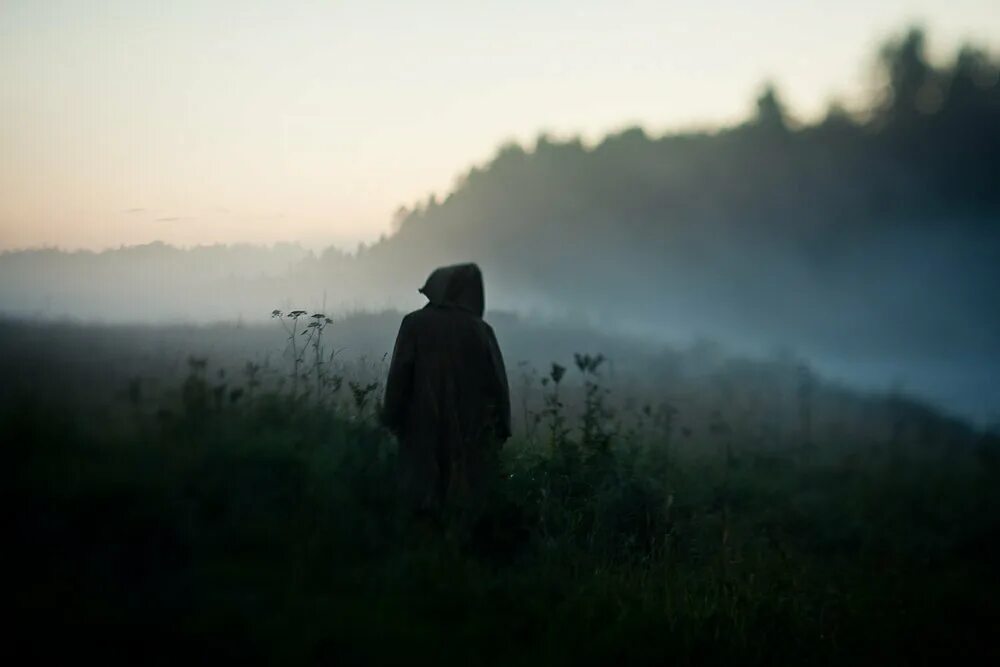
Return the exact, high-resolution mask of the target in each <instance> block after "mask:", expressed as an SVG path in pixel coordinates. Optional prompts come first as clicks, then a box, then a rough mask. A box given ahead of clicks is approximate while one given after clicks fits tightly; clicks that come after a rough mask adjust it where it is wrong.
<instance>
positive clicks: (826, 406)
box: [0, 30, 1000, 665]
mask: <svg viewBox="0 0 1000 667" xmlns="http://www.w3.org/2000/svg"><path fill="white" fill-rule="evenodd" d="M874 74H875V75H876V79H877V80H878V81H879V82H880V85H879V87H878V88H877V89H876V90H875V92H874V93H872V95H871V99H869V100H867V101H866V102H865V103H864V104H863V105H860V106H859V107H858V108H853V107H852V108H851V109H850V110H848V109H845V108H844V107H842V106H841V105H839V104H831V105H830V108H829V109H828V111H827V113H826V114H825V116H824V117H822V118H821V119H818V120H815V121H810V122H804V121H800V120H797V119H796V118H795V117H794V115H793V114H792V113H791V112H789V111H788V110H787V109H786V107H785V105H784V103H783V102H782V99H781V96H780V93H779V91H778V90H777V89H776V88H775V87H770V86H769V87H765V88H764V89H763V91H762V92H761V94H760V95H759V97H758V99H757V100H756V107H755V111H754V113H753V114H752V115H751V116H750V117H749V118H747V119H746V120H745V121H743V122H740V123H736V124H733V125H731V126H728V127H722V128H718V129H714V130H704V131H702V130H698V131H688V132H677V133H668V134H664V135H662V136H652V135H651V134H649V133H647V131H646V130H644V129H642V128H640V127H632V128H627V129H623V130H621V131H616V132H613V133H611V134H609V135H607V136H606V137H604V138H603V139H601V140H599V141H595V142H586V141H584V140H582V139H580V138H578V137H569V138H567V137H562V138H559V137H553V136H550V135H542V136H540V137H539V138H538V139H537V141H536V142H535V143H534V145H532V146H523V145H520V144H518V143H514V142H512V143H508V144H505V145H503V146H501V147H499V148H498V149H497V151H496V153H495V155H494V156H493V157H492V158H491V159H490V160H489V161H488V162H487V163H485V164H482V165H478V166H475V167H472V168H469V169H468V170H467V171H466V172H465V173H464V174H463V175H462V176H461V177H460V178H459V179H457V181H456V183H455V185H454V188H453V189H452V190H451V191H450V192H449V193H448V194H447V195H446V196H444V197H443V198H441V199H440V200H438V198H436V197H433V196H432V197H430V198H428V199H426V200H423V201H420V202H419V203H416V204H412V205H410V206H407V207H402V208H401V209H400V210H399V211H398V213H397V215H396V220H395V226H394V229H393V231H392V233H391V234H388V235H385V236H383V237H382V238H380V239H379V240H378V241H376V242H374V243H370V244H362V245H361V246H360V247H358V248H357V249H356V250H354V251H347V250H344V249H340V248H336V247H332V246H331V247H328V248H325V249H323V250H319V251H316V250H311V249H306V248H305V247H303V246H302V245H299V244H297V243H285V244H276V245H272V246H262V245H253V244H240V243H237V244H231V245H203V246H193V247H176V246H173V245H170V244H167V243H162V242H156V243H150V244H144V245H133V246H124V245H123V246H121V247H119V248H116V249H115V248H113V249H106V250H101V251H89V250H66V249H60V248H35V249H20V250H10V251H4V252H0V441H2V442H3V443H4V446H5V448H6V451H7V452H8V453H9V455H10V456H11V457H12V458H13V460H12V461H10V462H9V463H8V465H5V466H4V470H5V474H6V475H7V476H8V479H7V480H6V483H5V484H4V489H5V492H6V493H7V494H9V498H10V504H9V507H10V508H11V509H12V510H13V511H12V512H11V517H10V520H11V527H10V529H9V532H8V542H7V544H8V546H7V551H8V555H9V556H10V557H11V558H12V565H10V566H9V567H8V569H7V575H8V577H9V578H10V579H11V587H10V590H11V594H10V595H11V599H12V600H13V604H14V608H15V612H16V613H15V617H16V619H17V623H18V628H19V631H18V632H17V633H16V634H17V635H18V636H17V637H15V638H14V643H15V647H16V649H17V650H18V651H24V652H25V655H28V656H30V657H31V658H35V659H36V660H37V661H39V662H41V663H43V664H46V663H49V662H55V661H63V660H66V659H74V660H75V659H79V658H81V657H84V656H90V657H93V656H99V657H100V659H102V660H104V661H107V662H119V661H127V662H130V663H138V664H176V663H177V662H179V661H181V660H187V659H190V658H191V656H196V657H197V659H198V661H199V662H213V661H215V662H220V663H235V662H237V661H239V662H242V663H249V664H257V663H260V664H336V665H350V664H397V663H402V662H408V663H413V662H415V663H422V662H425V661H426V662H431V661H434V662H438V663H444V664H450V663H462V664H484V665H485V664H498V665H499V664H547V665H581V664H587V665H590V664H592V665H613V664H626V665H642V664H648V665H658V664H675V665H705V664H754V665H778V664H788V665H803V664H808V665H821V664H830V665H843V664H940V663H949V664H950V663H956V662H957V663H962V662H965V661H971V660H972V659H973V658H974V657H977V658H980V659H985V660H989V659H990V658H992V659H993V660H996V659H998V658H1000V647H998V645H997V642H996V633H997V630H998V628H1000V596H998V595H997V593H998V590H997V585H996V581H997V577H996V566H997V562H998V557H1000V495H998V493H997V489H998V488H1000V383H998V381H997V378H998V372H1000V307H998V298H997V288H998V286H1000V227H998V222H1000V180H998V177H997V174H998V173H1000V170H998V169H997V166H998V163H1000V77H998V63H997V62H996V59H995V57H993V56H991V55H990V53H989V52H988V51H986V50H983V49H981V48H978V47H975V46H971V45H970V46H965V47H962V48H961V49H960V50H959V51H957V52H956V53H954V54H952V55H951V56H950V59H949V60H948V61H947V62H946V63H944V64H941V62H937V63H935V62H931V60H930V59H929V57H928V55H927V52H926V46H925V41H924V35H923V32H921V31H920V30H911V31H909V32H905V33H903V34H901V35H899V36H898V37H896V38H893V39H891V40H889V41H887V42H886V43H885V45H884V46H883V47H882V49H881V50H880V51H879V52H878V58H877V59H876V67H875V72H874ZM457 262H475V263H476V266H473V265H472V264H462V265H458V266H457V267H456V266H448V265H455V264H456V263H457ZM438 267H445V269H439V270H438V271H435V272H434V273H431V272H432V271H434V270H435V269H437V268H438ZM480 267H481V273H480ZM456 269H457V270H461V271H467V272H470V273H469V275H473V276H475V277H476V279H477V280H478V281H479V282H478V287H477V289H478V290H479V291H478V292H476V293H470V292H468V291H463V290H467V287H465V286H456V285H457V282H455V283H451V282H449V283H447V284H445V283H440V284H436V283H435V278H434V276H435V275H441V274H440V271H442V270H443V271H445V272H448V271H454V270H456ZM428 274H430V275H431V278H428ZM425 279H426V282H425ZM473 282H474V281H473ZM421 285H423V287H421ZM483 285H485V315H483V312H482V311H483V308H484V304H483V293H482V290H483V289H484V287H483ZM418 289H419V291H418ZM468 303H472V304H473V305H472V306H471V307H469V306H468V305H467V304H468ZM425 304H426V305H425ZM408 311H414V313H426V312H430V313H431V314H432V316H433V317H436V318H439V319H438V320H435V322H436V324H435V326H437V327H438V329H437V330H436V331H437V333H435V334H434V335H432V336H430V338H432V339H434V340H431V341H430V343H427V340H426V338H427V336H425V338H424V339H421V340H422V341H423V342H422V343H421V344H422V345H423V347H422V348H421V347H420V346H419V345H417V344H416V343H413V345H410V346H409V347H408V345H409V343H407V340H409V339H407V338H406V336H405V335H404V332H406V331H408V329H407V327H409V326H411V325H412V322H413V321H414V320H413V318H415V317H418V316H419V315H415V314H414V313H411V314H410V315H406V313H407V312H408ZM404 317H406V318H407V319H406V320H404ZM407 322H410V323H411V324H407ZM401 323H403V324H401ZM461 327H466V329H467V330H468V331H472V332H473V334H469V336H467V337H466V338H462V337H461V336H460V335H459V333H461V331H466V329H461ZM460 329H461V331H460ZM456 332H459V333H456ZM414 335H416V334H414ZM463 335H464V334H463ZM475 336H479V337H480V338H476V337H475ZM494 336H495V338H494ZM445 338H447V340H449V341H461V344H459V343H449V345H444V344H443V343H440V341H439V340H438V339H441V340H444V339H445ZM484 339H488V341H489V344H488V345H487V347H489V346H494V347H498V348H499V350H501V351H502V359H499V353H498V352H497V351H495V350H494V351H493V352H491V353H490V354H492V355H493V356H491V357H489V358H486V361H483V358H478V357H475V356H474V355H475V353H476V352H475V350H477V349H479V348H475V346H474V345H473V344H472V343H470V342H469V341H470V340H472V341H473V342H476V341H479V342H482V340H484ZM414 340H415V339H414ZM435 345H437V347H435ZM449 346H450V348H454V349H450V348H449V349H444V350H443V351H442V348H446V347H449ZM427 349H432V350H435V351H436V352H437V353H438V354H440V355H443V356H444V357H448V355H452V354H453V355H455V356H456V357H459V358H460V362H459V364H458V365H459V368H460V369H463V370H464V369H465V366H468V367H470V368H471V367H473V366H474V365H475V364H480V366H482V367H486V368H490V369H493V370H496V371H497V373H499V374H502V377H500V378H499V379H497V378H490V379H488V380H484V379H482V378H480V377H478V376H477V377H476V378H475V379H474V381H471V382H467V383H466V384H465V385H463V387H461V388H459V389H455V386H457V385H458V384H460V383H459V381H458V380H457V379H455V378H456V377H459V376H458V375H457V374H455V373H453V374H452V375H450V376H449V375H448V373H447V372H445V371H441V370H440V369H438V368H436V367H434V368H431V369H430V370H427V369H426V367H425V366H426V364H425V366H421V363H424V362H423V361H422V360H421V358H420V354H425V355H427V354H428V353H427V352H426V350H427ZM490 349H491V350H492V349H493V347H490ZM414 350H417V351H414ZM420 350H424V351H423V352H420ZM470 350H472V351H470ZM407 355H409V356H407ZM414 355H415V356H416V358H417V360H416V361H413V360H412V359H411V357H413V356H414ZM461 355H465V358H466V359H470V360H471V361H468V362H463V361H461ZM487 356H488V355H487ZM448 358H450V357H448ZM484 358H485V357H484ZM401 359H402V360H403V361H400V360H401ZM407 360H409V363H410V364H411V366H412V368H410V367H405V368H404V370H403V371H399V370H398V368H400V367H403V364H404V363H405V362H407ZM430 365H432V366H433V364H430ZM480 366H476V368H479V367H480ZM392 368H396V369H397V371H396V377H397V379H396V380H392V379H391V374H390V370H391V369H392ZM413 368H416V369H417V370H413ZM421 372H423V373H424V375H420V373H421ZM406 373H409V374H410V375H406ZM399 377H403V380H402V381H400V380H399V379H398V378H399ZM426 377H430V378H432V379H433V378H438V379H439V380H440V383H439V384H440V385H441V386H445V387H448V390H449V391H451V392H452V393H451V394H448V395H450V396H452V397H453V400H452V401H451V402H452V403H458V402H459V401H460V400H464V399H466V398H467V396H465V395H463V394H464V393H473V392H475V391H481V390H482V387H483V386H485V385H487V384H489V382H493V385H496V386H493V385H490V387H491V391H492V390H495V393H496V392H500V393H502V395H503V397H502V399H499V400H498V401H496V402H497V403H503V405H502V408H503V410H502V412H504V413H505V414H504V415H503V418H509V430H510V434H509V438H507V433H506V432H504V433H502V434H501V435H502V437H499V441H498V442H496V443H495V442H494V439H491V438H492V437H493V436H492V435H490V434H489V433H490V432H489V429H487V428H485V427H482V424H473V427H474V428H477V429H480V430H477V431H475V432H476V433H487V435H483V436H482V437H481V438H480V439H479V440H476V441H475V442H476V446H479V444H480V441H482V442H488V446H490V447H493V446H494V445H496V447H495V453H496V459H495V461H493V464H495V465H494V468H490V472H491V473H495V474H493V476H492V478H491V479H492V481H491V483H490V484H491V485H490V487H489V492H488V493H487V492H482V493H481V497H477V502H478V503H479V504H478V505H476V509H475V511H472V510H468V508H466V507H464V506H462V507H460V506H459V505H458V504H455V503H454V502H452V504H449V503H448V502H446V501H441V502H440V506H438V505H434V506H433V507H431V509H428V508H427V507H425V506H420V507H419V508H417V509H415V508H414V507H413V506H412V505H411V504H408V501H407V500H405V499H404V498H403V497H402V494H401V493H400V492H399V490H398V488H397V487H398V486H399V484H400V482H399V479H400V470H401V469H405V467H406V466H407V465H409V464H408V463H407V456H409V455H411V454H412V453H408V450H407V447H409V446H410V445H409V444H408V440H407V437H406V436H407V435H409V434H406V433H405V429H403V428H402V427H400V426H399V425H398V424H393V423H389V421H387V419H386V404H387V401H388V398H387V397H391V395H392V394H393V391H392V390H390V391H388V392H387V384H389V385H390V386H391V385H392V383H393V382H396V383H397V384H396V387H395V388H394V389H396V390H398V389H399V386H400V384H399V383H400V382H403V383H406V382H411V384H413V385H414V386H415V387H416V388H414V387H411V386H408V385H407V386H405V387H404V390H403V392H404V393H405V392H407V391H408V392H410V394H413V395H416V396H418V398H420V393H419V392H420V391H422V390H423V391H425V392H426V394H427V396H430V398H426V396H424V397H423V398H426V400H425V402H424V403H420V405H431V406H432V407H431V408H427V409H426V410H425V411H426V412H428V413H433V417H434V419H437V422H434V423H440V424H446V426H442V427H441V428H442V429H452V430H451V431H448V433H452V434H453V433H455V432H458V430H460V428H466V427H467V426H468V425H467V424H465V423H464V422H462V423H461V424H460V423H459V422H461V421H462V419H463V418H464V417H463V418H459V417H455V416H453V415H451V413H450V410H451V409H452V406H451V405H447V404H444V403H448V401H443V402H442V401H439V400H438V399H437V395H432V394H433V391H432V390H428V389H426V387H424V388H423V389H421V386H417V385H420V383H421V379H420V378H426ZM413 378H416V379H413ZM441 378H443V379H441ZM428 383H429V381H428V382H425V384H428ZM470 387H471V388H470ZM410 394H406V395H407V396H409V395H410ZM456 397H457V398H456ZM423 398H420V400H423ZM412 403H413V404H414V405H417V404H418V403H419V401H418V399H413V400H412ZM487 407H489V408H490V410H492V409H493V408H495V407H496V406H495V405H493V404H490V405H489V406H487ZM404 408H405V409H410V413H413V412H415V411H416V409H411V408H407V407H406V406H404ZM490 410H484V413H483V414H489V415H490V416H489V419H494V417H496V415H494V414H493V413H492V412H490ZM410 413H407V414H410ZM419 416H420V417H421V418H423V417H425V416H426V415H423V414H421V415H419ZM411 417H412V414H410V417H406V418H411ZM400 419H403V418H400ZM431 421H433V420H431ZM473 421H475V420H473ZM479 421H487V419H485V418H484V419H480V420H479ZM501 421H502V419H501ZM491 423H492V422H491ZM456 424H457V425H456ZM506 426H507V424H504V427H505V428H506ZM473 427H469V428H473ZM480 427H482V428H480ZM491 428H492V427H491ZM425 435H426V434H425ZM434 437H439V439H440V441H441V442H444V441H445V439H446V438H445V437H444V436H437V435H435V436H434ZM466 440H467V441H469V442H472V441H473V440H474V439H473V438H466ZM463 442H465V441H463ZM501 445H502V446H501ZM483 446H484V447H485V446H487V445H483ZM448 447H452V445H448V446H444V445H441V446H440V447H439V449H438V450H435V451H434V452H433V455H432V456H431V458H434V457H436V458H434V461H433V462H432V463H433V465H434V466H437V467H438V468H435V470H438V469H440V470H441V471H448V470H452V471H453V470H455V469H457V468H458V467H460V464H462V460H461V458H462V456H463V454H462V452H458V453H456V451H455V449H454V447H452V449H448ZM490 451H491V452H492V451H493V450H490ZM448 457H451V458H448ZM456 461H457V463H456ZM435 474H438V473H435ZM440 474H441V475H443V476H445V477H447V474H450V473H446V472H440ZM435 483H437V482H435ZM442 493H443V492H442ZM442 497H445V496H442ZM471 505H472V503H470V506H471ZM987 664H988V663H987Z"/></svg>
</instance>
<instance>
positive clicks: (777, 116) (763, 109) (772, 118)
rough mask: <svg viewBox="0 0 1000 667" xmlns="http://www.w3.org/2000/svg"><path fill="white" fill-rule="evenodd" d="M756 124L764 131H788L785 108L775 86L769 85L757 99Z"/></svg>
mask: <svg viewBox="0 0 1000 667" xmlns="http://www.w3.org/2000/svg"><path fill="white" fill-rule="evenodd" d="M754 124H755V125H756V126H757V127H759V128H761V129H763V130H772V131H779V132H784V131H786V130H787V129H788V122H787V118H786V114H785V106H784V104H782V102H781V100H780V98H779V97H778V91H777V90H776V89H775V87H774V84H771V83H768V84H767V85H766V86H764V90H763V92H762V93H761V94H760V96H759V97H758V98H757V115H756V116H755V117H754Z"/></svg>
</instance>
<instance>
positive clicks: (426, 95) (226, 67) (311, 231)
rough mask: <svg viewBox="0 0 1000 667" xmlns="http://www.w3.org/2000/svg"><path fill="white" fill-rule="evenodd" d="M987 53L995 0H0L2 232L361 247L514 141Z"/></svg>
mask: <svg viewBox="0 0 1000 667" xmlns="http://www.w3.org/2000/svg"><path fill="white" fill-rule="evenodd" d="M912 24H920V25H922V26H924V27H925V28H926V29H927V31H928V36H929V40H930V49H931V56H932V58H935V59H944V58H947V57H950V56H951V55H952V54H953V52H954V50H955V49H956V48H957V47H958V45H959V44H961V43H962V42H963V41H972V42H975V43H978V44H979V45H980V46H983V47H986V48H988V49H990V50H991V52H993V53H994V54H995V53H996V48H995V47H996V45H997V44H998V43H1000V11H998V10H997V9H996V3H995V1H994V0H951V1H950V2H946V3H942V2H930V1H927V0H887V1H886V2H880V3H868V2H861V1H860V0H842V1H841V2H829V1H826V0H824V1H822V2H812V3H802V2H791V1H787V0H767V1H765V2H759V3H749V2H737V1H733V0H729V1H721V0H713V1H706V2H701V3H697V4H696V3H690V2H688V3H680V2H663V1H662V0H661V1H660V2H647V1H642V2H627V1H619V2H593V1H590V0H575V1H572V2H569V1H561V0H560V1H544V0H535V1H533V2H527V1H521V0H506V1H503V2H496V1H493V0H487V1H484V2H478V3H464V2H444V1H441V0H437V1H428V2H423V3H402V2H397V3H386V2H380V1H378V0H368V1H366V2H253V1H243V2H236V1H226V2H212V3H203V2H184V1H178V2H169V3H153V2H144V1H140V0H132V1H131V2H62V1H52V2H25V1H17V0H15V1H8V2H4V3H3V4H2V5H0V81H2V85H0V250H6V249H14V248H24V247H39V246H59V247H63V248H71V249H75V248H88V249H99V248H106V247H117V246H118V245H121V244H134V243H146V242H150V241H154V240H162V241H165V242H168V243H173V244H177V245H196V244H206V243H237V242H247V243H273V242H279V241H292V242H300V243H303V244H304V245H306V246H309V247H314V248H319V247H322V246H324V245H328V244H334V245H339V246H341V247H346V248H351V247H353V246H354V245H355V244H357V243H358V242H360V241H371V240H373V239H375V238H377V237H378V236H379V235H380V234H382V233H386V232H388V231H389V229H390V226H391V220H392V217H393V213H394V211H395V210H396V209H398V208H399V207H400V206H402V205H407V206H409V205H412V204H414V203H415V202H417V201H423V200H426V199H427V197H428V196H430V195H431V194H432V193H433V194H435V195H437V197H438V198H442V197H443V196H445V195H447V193H448V192H449V191H450V190H451V188H452V186H453V184H454V182H455V179H456V178H458V177H460V176H461V175H462V174H463V173H465V172H466V171H467V170H468V169H469V168H470V167H471V166H473V165H477V164H482V163H484V162H486V161H488V160H489V159H490V157H491V156H492V155H493V154H494V152H495V151H496V149H497V147H498V146H499V145H501V144H502V143H504V142H506V141H510V140H514V141H518V142H520V143H522V144H525V145H531V144H533V142H534V140H535V138H536V137H537V136H538V135H539V134H540V133H542V132H548V133H551V134H552V135H554V136H556V137H569V136H574V135H579V136H581V137H583V139H584V140H585V141H587V142H594V141H597V140H599V139H600V137H601V136H603V135H604V134H606V133H607V132H610V131H615V130H618V129H622V128H624V127H628V126H630V125H636V124H638V125H642V126H643V127H644V128H646V130H647V131H648V132H650V133H651V134H654V135H655V134H661V133H664V132H667V131H672V130H680V129H685V128H694V127H699V128H711V127H718V126H722V125H726V124H730V123H733V122H738V121H740V120H742V119H743V118H745V117H746V115H747V114H748V113H749V111H750V109H751V108H752V104H753V99H754V97H755V94H756V93H757V91H758V90H759V89H760V87H761V85H762V83H763V82H764V81H766V80H770V81H773V82H774V83H775V84H776V85H777V86H778V88H779V91H780V93H781V95H782V98H783V99H784V100H785V102H786V103H787V105H788V106H789V108H790V111H791V113H792V114H793V115H795V116H796V117H798V118H801V119H806V120H809V119H814V118H817V117H819V116H820V115H821V114H822V112H823V110H824V109H825V108H826V105H827V104H828V103H829V102H830V101H831V100H832V99H834V98H839V99H842V100H844V101H845V102H846V103H847V104H848V105H849V106H850V105H851V104H852V103H856V102H857V101H858V100H861V99H863V97H864V93H865V91H866V90H869V89H870V86H871V85H872V81H871V76H870V71H871V70H870V65H871V63H872V60H873V57H874V53H875V51H876V50H877V48H878V45H879V44H880V43H881V42H882V41H883V40H884V39H885V38H887V37H888V36H890V35H893V34H898V33H899V32H900V31H901V30H903V29H904V28H905V27H906V26H908V25H912Z"/></svg>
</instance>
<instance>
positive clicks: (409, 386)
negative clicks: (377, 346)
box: [382, 318, 416, 437]
mask: <svg viewBox="0 0 1000 667" xmlns="http://www.w3.org/2000/svg"><path fill="white" fill-rule="evenodd" d="M415 360H416V341H415V340H414V334H413V326H412V323H411V322H410V320H409V318H403V322H402V324H400V326H399V334H397V336H396V345H395V347H394V348H393V350H392V361H391V362H390V363H389V377H388V378H386V381H385V402H384V405H383V407H382V424H383V425H384V426H386V427H387V428H388V429H389V430H390V431H392V432H393V433H394V434H395V435H396V436H397V437H399V436H402V435H403V433H404V431H405V429H406V413H407V408H408V407H409V405H410V401H411V400H412V398H413V373H414V363H415Z"/></svg>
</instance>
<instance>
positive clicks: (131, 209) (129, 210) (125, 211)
mask: <svg viewBox="0 0 1000 667" xmlns="http://www.w3.org/2000/svg"><path fill="white" fill-rule="evenodd" d="M145 212H146V209H144V208H127V209H125V210H124V211H123V213H145Z"/></svg>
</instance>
